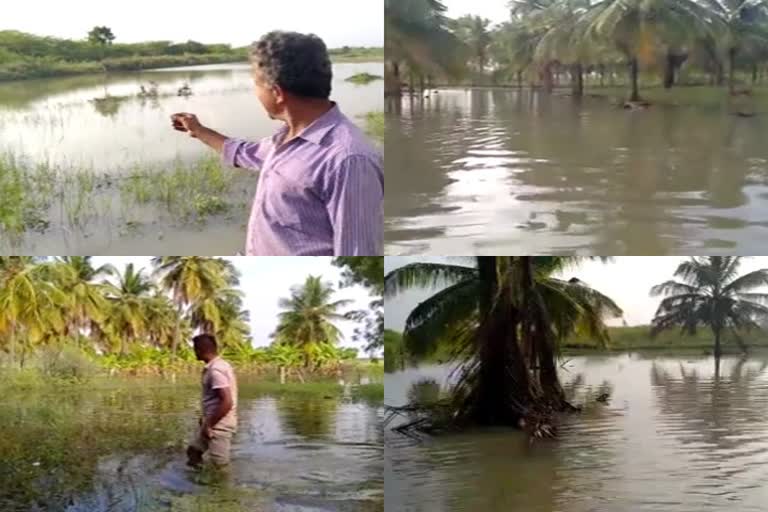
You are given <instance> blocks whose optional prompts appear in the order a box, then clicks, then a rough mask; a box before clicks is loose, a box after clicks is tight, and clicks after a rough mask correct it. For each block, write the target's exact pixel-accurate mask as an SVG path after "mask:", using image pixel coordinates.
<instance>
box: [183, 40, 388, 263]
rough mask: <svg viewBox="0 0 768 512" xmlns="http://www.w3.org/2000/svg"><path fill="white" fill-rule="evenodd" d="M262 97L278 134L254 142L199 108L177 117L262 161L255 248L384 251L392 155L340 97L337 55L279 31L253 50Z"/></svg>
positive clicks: (250, 240)
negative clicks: (334, 96) (212, 123)
mask: <svg viewBox="0 0 768 512" xmlns="http://www.w3.org/2000/svg"><path fill="white" fill-rule="evenodd" d="M251 63H252V75H253V81H254V83H255V86H256V96H257V97H258V99H259V101H260V102H261V104H262V105H263V107H264V109H265V110H266V112H267V114H268V115H269V117H270V118H272V119H278V120H280V121H282V122H284V123H285V126H284V127H283V128H281V129H280V130H279V131H278V132H277V133H276V134H274V135H273V136H272V137H268V138H265V139H263V140H261V141H259V142H248V141H244V140H240V139H233V138H230V137H227V136H225V135H222V134H220V133H218V132H216V131H214V130H212V129H210V128H208V127H206V126H204V125H202V124H201V123H200V121H199V120H198V119H197V117H196V116H195V115H194V114H189V113H180V114H174V115H173V116H172V120H173V126H174V128H175V129H177V130H179V131H184V132H188V133H189V134H190V135H191V136H192V137H195V138H197V139H198V140H200V141H202V142H204V143H205V144H207V145H208V146H210V147H212V148H213V149H215V150H216V151H218V152H219V153H220V154H221V155H222V157H223V159H224V161H225V162H226V163H228V164H230V165H233V166H236V167H244V168H247V169H253V170H260V174H259V182H258V188H257V191H256V197H255V198H254V201H253V207H252V210H251V216H250V220H249V222H248V233H247V238H246V251H245V252H246V254H248V255H265V256H268V255H296V256H305V255H336V256H342V255H344V256H362V255H369V256H370V255H380V254H382V253H383V252H382V235H383V197H384V174H383V170H382V166H383V158H382V156H381V155H380V154H379V153H378V152H377V151H376V150H375V149H374V148H373V146H372V145H371V144H370V143H369V142H368V140H367V138H366V137H365V135H364V134H363V133H362V131H361V130H360V129H358V128H357V127H356V126H355V125H354V124H353V123H352V122H351V121H350V120H349V119H348V118H347V117H346V116H345V115H344V114H342V113H341V110H340V109H339V106H338V105H337V104H336V103H335V102H333V101H331V100H330V99H329V98H330V94H331V78H332V75H331V61H330V58H329V56H328V51H327V49H326V46H325V43H323V41H322V40H321V39H320V38H318V37H316V36H314V35H304V34H298V33H294V32H271V33H269V34H267V35H265V36H264V37H262V38H261V40H259V41H258V42H256V43H254V45H253V47H252V50H251Z"/></svg>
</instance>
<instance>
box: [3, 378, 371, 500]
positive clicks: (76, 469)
mask: <svg viewBox="0 0 768 512" xmlns="http://www.w3.org/2000/svg"><path fill="white" fill-rule="evenodd" d="M199 399H200V398H199V389H198V388H197V387H196V386H192V385H170V384H167V383H165V384H161V383H157V382H150V381H142V380H141V379H132V380H130V381H125V382H124V383H123V384H118V385H115V386H112V387H111V388H110V389H96V390H90V389H89V390H84V389H79V390H78V391H74V390H66V389H63V390H61V391H60V392H51V391H47V392H45V393H43V394H40V393H37V392H35V393H30V394H26V395H24V394H11V395H9V396H3V397H2V398H0V410H2V413H3V414H4V415H5V414H7V416H5V418H4V419H3V420H0V426H2V428H0V434H1V435H2V436H3V438H4V441H3V442H0V481H2V482H3V483H4V484H3V486H2V488H0V509H1V510H3V511H8V512H21V511H25V512H28V511H30V510H33V511H37V510H66V512H85V511H88V512H107V511H110V512H118V511H119V512H129V511H130V512H138V511H167V510H173V511H179V510H182V511H185V510H190V511H191V510H195V511H197V510H217V511H245V510H248V511H251V510H265V511H267V510H268V511H273V510H274V511H281V512H282V511H285V512H287V511H296V512H310V511H311V512H316V511H352V510H360V511H380V510H383V506H384V505H383V481H382V478H383V477H382V457H383V455H382V452H383V446H382V442H383V441H382V433H381V429H380V413H381V412H380V410H379V407H378V406H377V405H376V404H373V403H368V402H365V401H356V400H352V399H351V398H350V397H349V396H347V397H346V398H342V397H335V396H334V397H330V396H327V397H324V396H323V395H322V394H320V395H317V394H314V395H313V394H298V395H297V394H285V395H269V394H264V393H263V392H260V391H258V387H257V386H256V387H253V386H251V385H249V384H248V383H246V382H245V381H242V382H241V386H240V395H239V403H238V410H239V415H238V416H239V417H238V420H239V421H238V432H237V434H236V435H235V437H234V438H233V444H232V463H231V465H230V467H229V468H228V470H227V471H226V472H223V473H221V472H216V471H213V468H212V467H207V466H206V467H205V468H204V469H203V470H202V471H197V470H192V469H190V468H188V467H187V466H186V465H185V460H186V459H185V455H184V447H185V446H186V443H187V442H188V440H189V438H190V436H191V435H192V433H193V431H194V428H195V423H196V421H197V414H199ZM92 446H99V448H98V449H94V452H93V453H91V452H88V451H87V450H90V449H91V447H92ZM36 458H37V460H35V459H36ZM30 496H31V497H32V498H34V499H33V500H32V503H33V505H32V508H30V503H29V501H28V500H27V499H26V498H28V497H30ZM35 506H36V507H37V508H35Z"/></svg>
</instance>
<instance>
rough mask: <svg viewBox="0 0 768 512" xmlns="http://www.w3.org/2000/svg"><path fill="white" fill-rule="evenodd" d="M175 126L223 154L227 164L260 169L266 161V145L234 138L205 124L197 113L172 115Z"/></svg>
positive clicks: (176, 128)
mask: <svg viewBox="0 0 768 512" xmlns="http://www.w3.org/2000/svg"><path fill="white" fill-rule="evenodd" d="M171 120H172V122H173V128H174V129H175V130H178V131H180V132H185V133H189V135H190V136H191V137H194V138H196V139H198V140H200V141H201V142H203V143H204V144H205V145H207V146H209V147H211V148H213V149H214V150H215V151H216V152H217V153H219V154H220V155H221V156H222V159H223V160H224V162H226V163H227V165H231V166H233V167H242V168H244V169H252V170H259V169H261V166H262V164H263V163H264V156H263V153H264V147H263V146H262V144H261V143H259V142H247V141H243V140H238V139H232V138H230V137H227V136H226V135H222V134H221V133H219V132H217V131H216V130H212V129H210V128H208V127H207V126H203V125H202V124H201V123H200V121H199V120H198V119H197V116H196V115H195V114H189V113H186V112H182V113H179V114H174V115H172V116H171Z"/></svg>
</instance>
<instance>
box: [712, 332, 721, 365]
mask: <svg viewBox="0 0 768 512" xmlns="http://www.w3.org/2000/svg"><path fill="white" fill-rule="evenodd" d="M713 331H714V333H715V360H717V361H720V356H721V355H722V349H721V348H720V328H719V327H715V328H714V329H713Z"/></svg>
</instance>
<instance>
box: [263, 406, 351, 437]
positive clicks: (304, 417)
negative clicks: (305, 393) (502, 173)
mask: <svg viewBox="0 0 768 512" xmlns="http://www.w3.org/2000/svg"><path fill="white" fill-rule="evenodd" d="M276 405H277V411H278V415H279V416H280V421H281V424H282V426H283V429H284V430H285V431H286V432H287V433H290V434H291V435H296V436H301V437H303V438H306V439H323V438H327V437H329V436H333V428H334V426H335V423H336V413H337V411H338V407H339V404H338V401H337V400H335V399H333V400H331V399H325V400H324V399H320V398H310V399H306V398H294V397H281V398H279V399H278V400H277V402H276Z"/></svg>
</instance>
